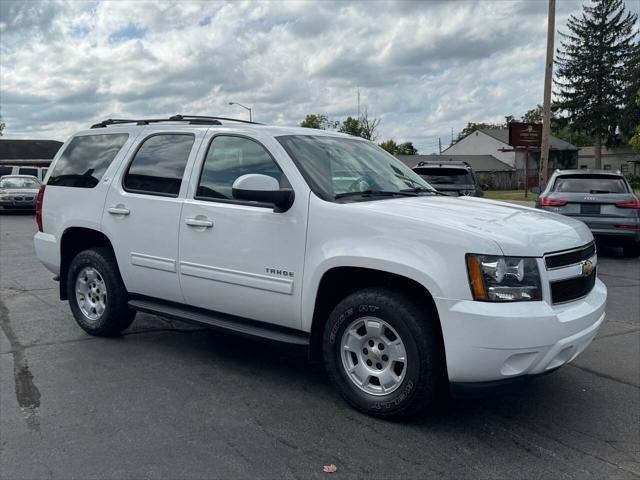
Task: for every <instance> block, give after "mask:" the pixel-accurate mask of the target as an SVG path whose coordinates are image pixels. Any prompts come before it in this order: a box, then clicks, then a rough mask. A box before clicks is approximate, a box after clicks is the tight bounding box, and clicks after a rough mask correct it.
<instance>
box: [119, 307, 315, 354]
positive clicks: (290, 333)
mask: <svg viewBox="0 0 640 480" xmlns="http://www.w3.org/2000/svg"><path fill="white" fill-rule="evenodd" d="M128 304H129V307H130V308H132V309H133V310H137V311H139V312H145V313H151V314H154V315H159V316H161V317H168V318H172V319H175V320H181V321H184V322H189V323H196V324H200V325H208V326H210V327H213V328H216V329H219V330H225V331H228V332H233V333H238V334H241V335H248V336H251V337H259V338H264V339H267V340H272V341H276V342H283V343H292V344H295V345H306V346H308V345H309V335H308V334H307V333H305V332H301V331H298V330H294V329H292V328H286V327H281V326H278V325H269V324H266V323H262V322H256V321H254V320H249V319H244V318H241V317H235V316H233V315H227V314H224V313H219V312H213V311H210V310H204V309H200V308H195V307H189V306H186V305H181V304H174V303H168V302H163V301H159V300H155V299H146V298H144V299H141V298H134V299H132V300H129V303H128Z"/></svg>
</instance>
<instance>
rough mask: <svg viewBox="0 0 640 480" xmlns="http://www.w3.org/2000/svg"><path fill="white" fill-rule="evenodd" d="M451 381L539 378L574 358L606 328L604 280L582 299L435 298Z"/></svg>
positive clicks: (598, 282)
mask: <svg viewBox="0 0 640 480" xmlns="http://www.w3.org/2000/svg"><path fill="white" fill-rule="evenodd" d="M435 302H436V306H437V308H438V313H439V315H440V320H441V324H442V334H443V337H444V345H445V351H446V357H447V371H448V375H449V381H451V382H456V383H458V382H465V383H467V382H491V381H498V380H506V379H510V378H514V377H518V376H522V375H537V374H541V373H545V372H547V371H551V370H553V369H555V368H558V367H560V366H562V365H564V364H566V363H568V362H570V361H571V360H573V359H574V358H576V357H577V356H578V355H579V354H580V353H581V352H582V351H583V350H584V349H585V348H587V346H588V345H589V344H590V343H591V341H592V340H593V338H594V337H595V335H596V333H597V332H598V329H599V328H600V326H601V325H602V322H603V321H604V316H605V312H604V309H605V305H606V302H607V287H606V286H605V285H604V284H603V283H602V282H601V281H600V280H596V284H595V286H594V288H593V289H592V290H591V292H590V293H589V294H588V295H587V296H586V297H584V298H581V299H578V300H575V301H572V302H568V303H566V304H561V305H550V304H549V303H547V302H544V301H540V302H517V303H489V302H476V301H472V300H451V299H444V298H436V299H435Z"/></svg>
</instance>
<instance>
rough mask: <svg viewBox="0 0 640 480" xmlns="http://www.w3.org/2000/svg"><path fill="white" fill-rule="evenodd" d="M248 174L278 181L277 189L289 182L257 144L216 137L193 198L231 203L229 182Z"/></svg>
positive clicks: (246, 139)
mask: <svg viewBox="0 0 640 480" xmlns="http://www.w3.org/2000/svg"><path fill="white" fill-rule="evenodd" d="M248 173H261V174H262V175H269V176H270V177H273V178H275V179H276V180H278V183H279V184H280V186H281V187H289V186H290V185H289V181H288V180H287V179H286V177H285V176H284V173H282V170H280V167H279V166H278V164H277V163H276V162H275V161H274V160H273V158H271V155H270V154H269V152H267V151H266V150H265V148H264V147H263V146H262V145H260V144H259V143H258V142H255V141H253V140H249V139H248V138H243V137H232V136H217V137H214V138H213V140H212V141H211V145H210V146H209V151H208V152H207V157H206V158H205V161H204V166H203V168H202V174H201V175H200V182H199V183H198V190H197V191H196V198H199V199H222V200H232V199H233V195H232V192H231V189H232V186H233V182H235V181H236V179H237V178H238V177H241V176H242V175H246V174H248Z"/></svg>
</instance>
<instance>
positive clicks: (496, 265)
mask: <svg viewBox="0 0 640 480" xmlns="http://www.w3.org/2000/svg"><path fill="white" fill-rule="evenodd" d="M45 183H46V185H45V186H43V187H42V189H41V190H40V192H39V196H38V211H37V221H38V228H39V232H38V233H37V234H36V235H35V248H36V252H37V255H38V257H39V258H40V259H41V261H42V262H43V263H44V264H45V265H46V267H47V268H48V269H50V270H51V271H52V272H53V273H54V274H56V275H57V276H58V277H59V280H60V297H61V299H63V300H64V299H68V300H69V304H70V306H71V310H72V312H73V315H74V317H75V319H76V320H77V322H78V324H79V325H80V326H81V327H82V328H83V329H84V330H86V331H87V332H88V333H90V334H92V335H114V334H118V333H119V332H120V331H122V330H124V329H126V328H127V327H128V326H129V325H130V324H131V322H132V321H133V318H134V315H135V312H136V311H144V312H150V313H154V314H158V315H162V316H166V317H171V318H175V319H183V320H188V321H192V322H199V323H203V324H207V325H211V326H213V327H217V328H219V329H224V330H229V331H234V332H238V333H241V334H245V335H250V336H255V337H262V338H267V339H271V340H276V341H282V342H291V343H296V344H304V345H308V346H309V349H310V352H311V355H312V356H313V357H314V358H321V359H323V360H324V362H325V364H326V367H327V370H328V373H329V376H330V377H331V380H332V381H333V382H334V383H335V385H336V387H337V389H338V390H339V391H340V393H341V394H342V395H343V396H344V397H345V398H346V400H347V401H349V403H351V404H352V405H353V406H355V407H356V408H358V409H360V410H362V411H364V412H367V413H369V414H373V415H377V416H386V417H390V416H407V415H410V414H412V413H414V412H416V411H417V410H418V409H420V408H423V407H427V406H429V405H430V404H432V402H433V401H434V399H435V398H436V396H437V394H438V393H439V391H440V390H441V389H442V388H443V387H446V386H447V385H448V384H453V385H457V384H478V383H479V382H483V383H484V382H492V381H498V382H500V381H503V380H506V379H512V378H515V377H520V376H526V375H535V374H540V373H544V372H548V371H551V370H553V369H556V368H558V367H560V366H561V365H563V364H566V363H567V362H569V361H571V360H572V359H574V358H575V357H576V356H577V355H578V354H579V353H580V352H582V351H583V350H584V349H585V348H586V347H587V345H588V344H589V343H590V342H591V340H592V339H593V337H594V336H595V335H596V332H597V331H598V328H599V327H600V325H601V324H602V322H603V320H604V315H605V314H604V309H605V303H606V297H607V291H606V288H605V286H604V284H603V283H602V282H600V280H598V279H597V278H596V263H597V261H596V258H597V257H596V252H595V246H594V243H593V237H592V235H591V232H590V231H589V229H588V228H587V227H586V226H585V225H584V224H583V223H581V222H579V221H577V220H573V219H571V218H567V217H563V216H560V215H556V214H553V213H548V212H544V211H539V210H535V209H532V208H525V207H519V206H514V205H508V204H505V203H501V202H496V201H491V200H482V199H478V198H473V197H457V198H453V197H449V196H443V195H440V194H438V192H436V191H435V190H434V189H433V188H432V187H431V186H430V185H429V184H428V183H426V182H425V181H424V180H423V179H422V178H420V176H418V175H417V174H416V173H414V172H413V171H411V169H409V168H407V167H405V166H404V165H403V164H402V162H400V161H399V160H397V159H396V158H394V157H392V156H391V155H388V154H387V153H386V152H384V151H383V150H382V149H380V148H378V147H377V146H376V145H374V144H373V143H371V142H368V141H365V140H362V139H359V138H354V137H350V136H347V135H341V134H337V133H333V132H327V131H321V130H310V129H304V128H279V127H270V126H262V125H257V124H250V123H241V122H240V121H234V120H230V119H221V118H215V117H186V116H175V117H171V118H170V119H165V120H138V121H128V120H107V121H104V122H102V123H100V124H97V125H94V126H93V127H92V128H91V129H90V130H87V131H83V132H79V133H77V134H76V135H74V136H73V137H71V138H70V139H69V140H68V141H67V142H66V143H65V145H64V146H63V147H62V148H61V149H60V152H59V153H58V154H57V155H56V158H55V159H54V161H53V164H52V167H51V169H50V171H49V174H48V175H47V178H46V180H45Z"/></svg>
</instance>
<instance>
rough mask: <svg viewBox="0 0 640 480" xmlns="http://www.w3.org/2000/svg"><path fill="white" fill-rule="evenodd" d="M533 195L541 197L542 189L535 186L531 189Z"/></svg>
mask: <svg viewBox="0 0 640 480" xmlns="http://www.w3.org/2000/svg"><path fill="white" fill-rule="evenodd" d="M529 191H530V192H531V193H535V194H536V195H540V192H541V190H540V187H539V186H537V185H536V186H535V187H531V189H530V190H529Z"/></svg>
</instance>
